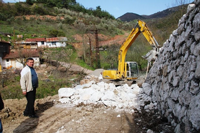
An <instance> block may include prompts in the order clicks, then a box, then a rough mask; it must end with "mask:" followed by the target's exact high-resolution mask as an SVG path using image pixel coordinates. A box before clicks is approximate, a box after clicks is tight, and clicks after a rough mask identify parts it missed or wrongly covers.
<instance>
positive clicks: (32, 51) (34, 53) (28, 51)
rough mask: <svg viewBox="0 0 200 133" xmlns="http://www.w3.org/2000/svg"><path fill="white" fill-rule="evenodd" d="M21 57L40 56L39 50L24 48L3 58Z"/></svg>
mask: <svg viewBox="0 0 200 133" xmlns="http://www.w3.org/2000/svg"><path fill="white" fill-rule="evenodd" d="M19 57H39V52H38V51H37V50H36V49H23V50H21V51H14V52H10V53H9V54H7V55H6V56H5V57H4V58H3V59H15V58H19Z"/></svg>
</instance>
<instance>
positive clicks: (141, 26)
mask: <svg viewBox="0 0 200 133" xmlns="http://www.w3.org/2000/svg"><path fill="white" fill-rule="evenodd" d="M140 33H142V34H143V35H144V37H145V38H146V39H147V41H148V42H149V44H150V45H153V46H155V47H159V44H158V43H157V41H156V39H155V38H154V36H153V34H152V33H151V31H150V30H149V28H148V27H147V25H146V23H145V22H143V21H141V20H138V23H137V25H136V26H135V28H133V29H132V31H131V33H130V34H129V36H128V38H127V39H126V41H125V42H124V43H123V45H122V46H121V47H120V50H119V54H118V71H117V78H118V79H122V78H123V75H125V74H124V67H125V65H124V64H125V58H126V53H127V50H128V49H129V47H130V46H131V45H132V43H133V42H134V41H135V39H136V38H137V37H138V35H139V34H140Z"/></svg>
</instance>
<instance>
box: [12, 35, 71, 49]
mask: <svg viewBox="0 0 200 133" xmlns="http://www.w3.org/2000/svg"><path fill="white" fill-rule="evenodd" d="M66 41H67V38H66V37H52V38H31V39H26V40H25V41H18V42H16V43H15V44H16V45H17V46H18V47H21V48H26V49H29V48H35V49H36V48H39V47H41V48H46V47H47V48H57V47H65V46H66Z"/></svg>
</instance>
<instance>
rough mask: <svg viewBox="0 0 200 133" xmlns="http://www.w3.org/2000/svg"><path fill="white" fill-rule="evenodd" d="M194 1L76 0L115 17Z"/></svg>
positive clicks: (159, 9) (87, 6)
mask: <svg viewBox="0 0 200 133" xmlns="http://www.w3.org/2000/svg"><path fill="white" fill-rule="evenodd" d="M3 1H4V2H6V3H7V2H10V3H12V2H19V1H25V0H3ZM193 1H194V0H76V2H78V3H79V4H81V5H83V6H84V7H85V8H87V9H89V8H93V9H96V7H97V6H100V7H101V10H104V11H107V12H109V13H110V14H111V15H113V16H114V17H115V18H118V17H120V16H122V15H124V14H125V13H127V12H130V13H136V14H139V15H151V14H153V13H156V12H159V11H163V10H165V9H167V8H170V7H174V6H177V5H180V4H182V3H190V2H193Z"/></svg>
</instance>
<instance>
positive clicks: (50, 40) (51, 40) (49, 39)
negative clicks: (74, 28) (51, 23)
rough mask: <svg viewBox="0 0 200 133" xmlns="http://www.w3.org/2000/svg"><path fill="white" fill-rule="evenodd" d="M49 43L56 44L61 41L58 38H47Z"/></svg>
mask: <svg viewBox="0 0 200 133" xmlns="http://www.w3.org/2000/svg"><path fill="white" fill-rule="evenodd" d="M46 41H47V42H56V41H59V40H58V38H57V37H52V38H46Z"/></svg>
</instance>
